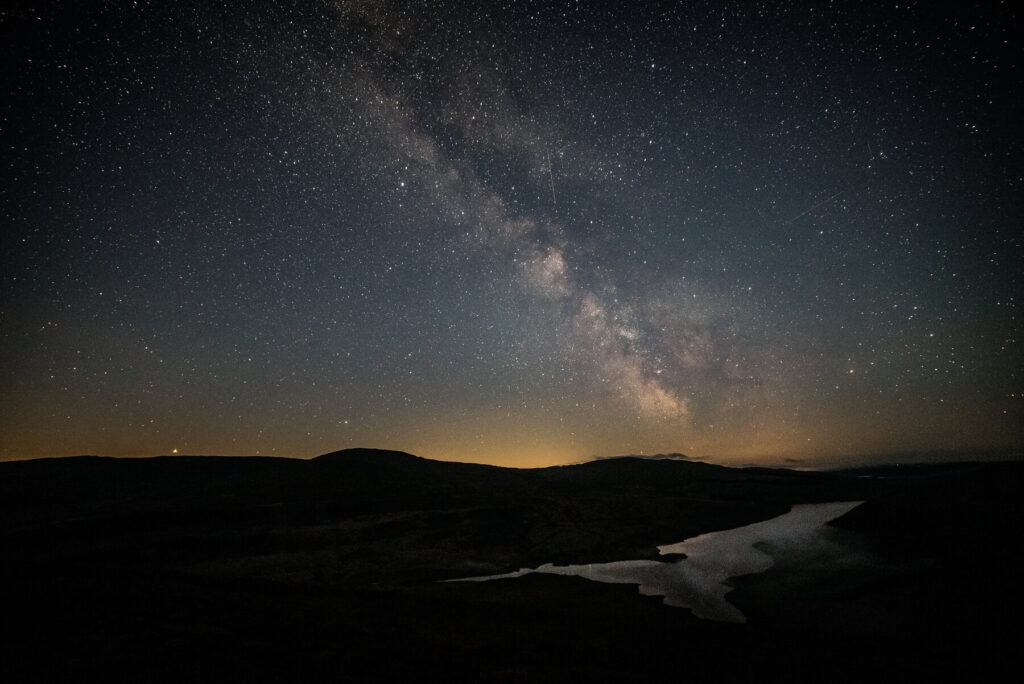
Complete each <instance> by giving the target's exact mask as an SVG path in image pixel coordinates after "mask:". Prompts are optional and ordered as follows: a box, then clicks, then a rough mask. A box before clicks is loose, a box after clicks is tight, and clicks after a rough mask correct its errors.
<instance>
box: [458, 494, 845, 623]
mask: <svg viewBox="0 0 1024 684" xmlns="http://www.w3.org/2000/svg"><path fill="white" fill-rule="evenodd" d="M860 503H861V502H860V501H840V502H835V503H824V504H801V505H796V506H793V509H792V510H791V511H790V512H789V513H786V514H784V515H780V516H779V517H777V518H772V519H771V520H764V521H762V522H758V523H753V524H751V525H745V526H743V527H736V528H733V529H731V530H722V531H720V532H709V533H708V534H702V535H700V536H699V537H693V538H692V539H687V540H685V541H681V542H679V543H676V544H668V545H665V546H659V547H658V550H659V551H660V552H661V553H662V554H670V553H683V554H686V558H685V559H683V560H678V561H674V562H670V563H666V562H662V561H650V560H624V561H616V562H613V563H589V564H586V565H552V564H550V563H548V564H545V565H542V566H540V567H539V568H524V569H522V570H518V571H516V572H511V573H507V574H503V575H487V576H483V577H468V578H465V579H461V580H456V581H464V582H482V581H488V580H495V579H504V578H511V577H522V576H523V575H527V574H530V573H534V572H539V573H546V574H552V575H576V576H579V577H585V578H586V579H589V580H593V581H595V582H608V583H615V584H638V585H639V589H640V593H641V594H645V595H647V596H664V597H665V598H664V601H665V603H666V604H668V605H670V606H679V607H682V608H689V609H690V610H691V611H693V614H694V615H696V616H697V617H700V618H705V619H708V620H721V621H724V622H746V618H745V617H744V616H743V613H741V612H740V611H739V609H737V608H736V607H735V606H734V605H732V604H731V603H729V602H728V601H727V600H726V599H725V595H726V593H727V592H729V591H730V589H731V587H729V586H728V585H726V584H724V582H725V580H727V579H728V578H730V577H736V576H739V575H749V574H753V573H758V572H764V571H765V570H767V569H768V568H770V567H771V566H772V563H773V561H772V557H771V556H770V555H768V553H765V552H764V551H762V550H760V549H757V548H755V547H754V544H757V543H759V542H767V543H768V545H769V546H770V547H771V548H780V549H785V548H790V549H799V548H801V547H809V546H814V545H827V544H828V543H829V541H828V537H829V532H830V530H828V528H826V527H825V525H826V523H828V521H830V520H833V519H835V518H838V517H839V516H841V515H843V514H844V513H846V512H847V511H850V510H852V509H853V508H855V507H856V506H857V505H859V504H860Z"/></svg>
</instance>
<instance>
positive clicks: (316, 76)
mask: <svg viewBox="0 0 1024 684" xmlns="http://www.w3.org/2000/svg"><path fill="white" fill-rule="evenodd" d="M21 4H24V3H21ZM35 5H38V3H36V4H35ZM35 5H33V4H31V3H30V4H28V5H25V6H21V7H17V8H14V9H11V10H10V11H8V12H7V13H6V14H5V18H4V21H5V24H6V26H7V27H8V31H7V35H8V36H9V37H10V45H9V47H8V54H9V55H10V57H11V59H10V60H9V62H10V64H8V67H7V70H8V72H9V73H10V79H11V80H10V85H9V87H8V90H7V93H8V95H9V97H7V98H5V101H4V104H3V105H2V106H3V117H4V121H5V127H6V128H7V129H8V130H10V131H11V132H12V133H13V134H14V136H15V138H16V139H17V144H16V145H13V146H10V147H9V149H7V150H6V151H5V153H4V154H5V162H6V163H5V164H4V170H3V171H2V172H0V173H3V174H4V183H3V187H4V209H3V212H4V219H5V221H4V223H5V230H4V231H3V236H2V238H0V239H2V241H3V243H2V252H3V255H4V256H3V258H4V266H3V269H2V273H3V275H2V278H3V288H0V302H2V305H0V316H2V320H3V326H2V331H0V382H2V384H0V460H10V459H13V458H22V457H31V456H47V455H51V456H52V455H70V454H81V453H95V454H101V455H110V456H140V455H158V454H160V453H164V454H166V453H167V452H166V445H167V444H178V445H179V446H178V447H175V448H174V449H173V451H172V452H171V453H172V454H178V453H179V450H180V451H181V452H182V453H185V454H225V455H239V454H262V455H268V456H292V457H300V458H310V457H313V456H316V455H318V454H321V453H325V452H329V451H333V450H337V449H341V448H345V447H353V446H367V447H381V448H394V449H401V450H404V451H409V452H412V453H416V454H419V455H424V456H428V457H431V458H439V459H446V460H466V461H474V462H484V463H494V464H498V465H518V466H524V467H525V466H532V465H540V464H544V465H553V464H556V463H572V462H579V461H581V460H586V459H589V458H594V457H596V456H610V455H616V454H626V453H640V452H646V453H670V452H680V453H686V454H690V455H693V456H695V457H700V458H702V459H707V460H710V461H713V462H717V463H724V464H744V463H751V462H756V463H765V464H777V465H781V464H784V463H786V462H787V459H788V460H792V461H793V462H800V463H827V462H829V461H830V460H832V461H835V462H842V461H844V460H845V459H847V458H853V457H856V456H857V455H863V454H885V453H898V452H917V453H924V452H929V453H933V452H934V453H941V452H945V451H955V450H966V451H970V450H978V449H982V450H984V449H996V450H998V449H1004V450H1006V449H1018V450H1019V449H1021V448H1022V447H1024V430H1022V428H1021V426H1022V425H1024V398H1022V388H1021V382H1022V377H1021V370H1022V369H1021V363H1020V359H1021V358H1022V357H1024V354H1022V350H1021V348H1020V339H1021V335H1020V333H1021V330H1020V322H1019V317H1018V312H1017V311H1016V308H1017V306H1018V305H1019V304H1018V303H1019V302H1020V301H1021V294H1022V292H1021V275H1020V269H1019V264H1020V263H1021V262H1022V259H1024V253H1022V250H1024V243H1022V241H1021V237H1020V230H1019V228H1020V226H1021V225H1024V202H1022V200H1021V198H1022V197H1024V192H1022V188H1021V180H1020V178H1019V174H1014V173H1010V172H1008V171H1007V170H1012V169H1020V168H1024V158H1022V155H1024V146H1022V145H1021V144H1020V132H1019V130H1018V128H1019V124H1018V121H1019V120H1020V116H1019V114H1020V112H1019V109H1020V107H1019V104H1018V103H1017V101H1016V99H1015V93H1017V92H1018V91H1019V90H1020V88H1019V85H1020V84H1019V82H1018V81H1019V74H1018V69H1017V66H1018V65H1017V61H1018V54H1017V49H1016V47H1014V46H1016V43H1015V42H1014V41H1013V40H1011V39H1012V31H1013V25H1012V22H1007V21H1005V20H1004V17H1002V15H1001V14H1000V13H999V12H1000V11H999V10H996V9H994V8H989V7H987V6H986V7H970V6H964V7H957V8H954V9H952V10H950V11H948V12H943V13H935V12H931V11H929V10H928V8H927V7H925V6H921V7H917V6H908V7H902V6H901V7H900V8H899V10H898V11H897V10H894V9H893V8H891V7H882V6H880V5H879V6H857V7H833V8H830V9H827V10H825V11H822V12H815V13H792V12H788V11H786V10H785V9H780V8H777V7H775V6H773V5H765V4H756V3H755V4H751V5H741V6H735V7H729V8H726V9H724V10H723V9H722V8H721V7H717V6H715V7H710V6H709V7H703V6H691V5H689V4H687V5H683V4H679V5H678V6H675V5H673V6H672V7H671V8H669V9H668V10H665V8H660V9H655V8H653V7H647V6H632V5H623V6H621V7H619V6H615V7H612V6H609V7H606V8H603V9H602V11H601V12H594V11H593V10H592V8H588V7H586V6H585V4H573V3H568V4H566V7H565V8H564V9H565V11H564V12H548V11H539V10H537V8H535V7H533V6H527V5H524V4H522V3H509V4H508V6H491V5H488V6H487V7H486V8H483V7H482V6H481V5H480V4H479V3H463V2H461V1H460V0H455V1H454V2H450V3H444V7H443V8H441V9H438V8H436V7H433V6H431V7H426V6H420V4H418V3H398V4H395V3H384V4H382V5H377V4H373V5H372V6H371V5H370V4H367V3H359V2H347V1H344V0H343V1H342V2H341V3H340V4H339V3H324V4H323V5H319V4H316V3H314V4H309V3H288V2H279V3H270V4H266V5H261V6H260V7H259V8H256V9H254V10H253V11H251V12H247V14H246V17H245V21H238V15H237V10H236V9H234V8H232V7H231V6H229V5H224V6H221V5H216V4H212V3H197V2H191V1H190V0H186V1H185V2H183V3H174V4H173V6H167V7H163V6H160V7H158V6H155V5H154V6H148V5H144V6H141V7H138V8H135V9H133V10H132V11H131V12H127V11H123V12H122V11H108V10H106V9H104V8H101V7H93V6H92V5H91V4H88V5H87V6H84V7H82V8H79V9H76V12H75V13H72V14H69V13H66V12H64V11H62V9H61V7H59V6H52V7H51V6H35ZM962 26H972V27H975V28H974V30H972V31H971V32H970V33H971V35H970V38H969V39H967V38H964V37H963V32H962V31H961V29H960V27H962ZM399 33H400V35H401V40H397V39H396V38H395V36H396V35H399ZM140 35H145V36H146V40H145V41H139V40H138V39H137V38H138V36H140ZM623 35H629V36H632V37H633V39H631V40H630V41H622V40H621V39H620V38H621V36H623ZM197 36H202V40H198V39H196V37H197ZM806 36H815V37H816V38H815V40H813V41H808V40H806ZM126 44H131V45H132V46H133V48H132V51H131V54H130V55H129V54H127V53H125V52H124V51H123V50H121V49H119V48H118V47H117V46H119V45H126ZM923 46H928V47H927V49H926V48H925V47H923ZM740 53H742V59H737V54H740ZM926 53H927V54H926ZM925 57H927V59H925ZM951 113H952V114H951ZM160 445H164V446H160Z"/></svg>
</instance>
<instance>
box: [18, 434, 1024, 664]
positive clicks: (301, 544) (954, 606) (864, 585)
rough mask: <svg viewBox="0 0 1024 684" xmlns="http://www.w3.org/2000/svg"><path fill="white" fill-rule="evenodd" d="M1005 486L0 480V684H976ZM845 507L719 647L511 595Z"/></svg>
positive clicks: (608, 597) (649, 466)
mask: <svg viewBox="0 0 1024 684" xmlns="http://www.w3.org/2000/svg"><path fill="white" fill-rule="evenodd" d="M1022 485H1024V464H1021V463H1003V464H969V465H968V464H963V465H957V466H942V467H932V468H928V467H920V468H913V469H906V468H904V469H885V470H876V471H860V472H855V473H800V472H794V471H788V470H768V469H730V468H722V467H717V466H712V465H707V464H701V463H693V462H683V461H669V460H641V459H612V460H604V461H597V462H593V463H587V464H582V465H578V466H566V467H560V468H547V469H536V470H514V469H504V468H495V467H489V466H481V465H470V464H456V463H443V462H437V461H429V460H426V459H420V458H416V457H415V456H411V455H409V454H402V453H397V452H381V451H374V450H349V451H344V452H337V453H334V454H328V455H326V456H323V457H320V458H318V459H314V460H312V461H301V460H292V459H270V458H212V457H209V458H204V457H174V458H157V459H145V460H114V459H99V458H91V457H82V458H74V459H59V460H40V461H25V462H15V463H0V514H2V517H0V558H2V564H0V565H2V569H0V587H2V588H0V601H2V603H0V605H2V609H3V615H4V623H5V626H6V627H7V632H8V633H9V636H8V637H7V638H6V639H5V641H4V642H3V648H2V658H0V679H2V680H4V681H36V680H71V679H75V680H78V679H81V678H83V677H89V676H90V675H92V676H95V677H97V678H102V679H103V680H105V681H109V680H117V681H121V680H123V681H153V680H176V681H180V680H183V679H188V680H196V679H199V680H214V679H218V680H220V679H229V680H235V679H239V680H242V679H244V680H248V681H252V680H279V681H280V680H288V681H305V680H312V679H330V680H338V681H368V680H380V679H385V680H388V679H399V678H402V679H412V680H419V679H427V678H431V679H436V678H438V677H442V678H444V679H445V680H448V681H467V680H468V681H555V680H558V681H566V680H573V681H575V680H582V679H583V678H589V679H591V680H597V681H623V680H627V681H628V680H649V679H650V678H651V677H652V676H672V677H680V678H685V679H687V680H688V681H709V680H714V681H734V680H735V679H737V678H739V677H750V678H756V679H757V680H760V681H765V680H767V681H776V680H778V681H836V680H840V681H864V680H865V679H867V678H872V679H876V680H882V681H897V680H899V681H921V680H924V679H925V678H931V677H941V678H943V679H946V678H949V677H963V678H970V679H971V680H972V681H979V680H982V681H983V680H986V679H994V678H995V671H996V669H997V668H999V667H1001V665H1002V664H1003V663H1006V662H1012V656H1013V654H1014V653H1015V651H1016V649H1015V647H1016V645H1017V643H1018V642H1019V636H1020V629H1019V628H1018V627H1017V626H1016V625H1017V619H1018V615H1019V611H1020V608H1021V606H1022V601H1021V591H1020V589H1019V587H1018V582H1019V577H1020V576H1021V569H1022V568H1021V564H1020V563H1018V562H1017V561H1016V557H1017V556H1018V555H1019V552H1018V550H1017V548H1016V547H1017V545H1018V543H1019V542H1020V540H1021V538H1022V537H1021V532H1022V531H1024V509H1022V506H1021V505H1020V503H1019V501H1020V498H1021V495H1020V493H1021V491H1022ZM861 499H863V500H866V501H867V502H866V503H865V504H863V505H862V506H860V507H859V508H857V509H855V510H854V511H852V512H851V513H849V514H847V515H846V516H844V517H843V518H841V519H840V520H838V521H836V522H835V526H836V528H837V532H836V534H837V535H842V536H843V538H844V539H845V543H847V547H846V548H855V549H857V552H856V553H854V554H851V555H850V556H849V557H847V558H844V559H843V560H842V562H836V559H835V558H833V557H830V553H829V551H828V550H827V549H809V550H794V549H771V548H769V549H768V550H769V551H770V552H773V553H774V554H776V555H777V557H778V559H777V564H776V566H775V567H773V568H772V569H771V570H769V571H768V572H766V573H763V574H761V575H754V576H748V577H743V578H737V579H735V580H733V581H732V583H733V584H734V585H735V586H736V587H737V589H736V591H734V592H733V594H732V595H731V596H730V598H731V599H733V600H734V602H735V603H736V604H737V605H738V606H739V607H740V608H741V609H742V610H743V611H744V613H745V614H746V615H747V616H748V618H749V622H748V623H747V624H745V625H735V624H723V623H714V622H708V621H703V620H698V619H696V618H694V617H692V615H690V613H689V612H688V611H686V610H682V609H677V608H669V607H666V606H663V605H661V602H660V600H659V599H657V598H652V597H643V596H640V595H639V594H638V593H637V592H636V589H635V588H634V587H632V586H627V585H602V584H596V583H592V582H588V581H586V580H582V579H579V578H571V577H556V576H550V575H530V576H527V577H523V578H520V579H515V580H502V581H495V582H488V583H482V584H475V583H438V582H437V581H436V580H439V579H446V578H455V577H465V576H471V575H482V574H491V573H499V572H506V571H509V570H514V569H517V568H519V567H523V566H535V565H538V564H541V563H544V562H551V561H555V562H566V563H569V562H572V563H585V562H597V561H610V560H622V559H629V558H653V557H655V556H656V553H657V551H656V548H655V546H656V545H657V544H665V543H671V542H675V541H680V540H682V539H684V538H687V537H690V536H694V535H696V534H700V533H703V532H708V531H712V530H717V529H725V528H729V527H735V526H738V525H743V524H747V523H750V522H754V521H757V520H762V519H766V518H769V517H773V516H775V515H778V514H781V513H783V512H785V511H786V510H788V508H789V506H790V505H791V504H794V503H810V502H819V501H836V500H861Z"/></svg>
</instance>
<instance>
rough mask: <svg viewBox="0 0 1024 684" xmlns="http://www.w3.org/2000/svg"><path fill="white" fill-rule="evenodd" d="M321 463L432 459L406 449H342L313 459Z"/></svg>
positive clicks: (399, 461) (413, 461) (406, 461)
mask: <svg viewBox="0 0 1024 684" xmlns="http://www.w3.org/2000/svg"><path fill="white" fill-rule="evenodd" d="M312 460H313V461H314V462H319V463H364V464H365V463H377V464H380V463H393V464H398V463H422V462H424V461H428V460H430V459H425V458H421V457H419V456H414V455H413V454H409V453H406V452H404V451H392V450H390V449H364V448H356V449H342V450H341V451H332V452H330V453H328V454H322V455H320V456H317V457H316V458H314V459H312Z"/></svg>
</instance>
